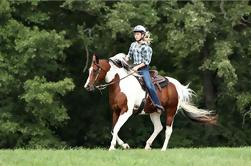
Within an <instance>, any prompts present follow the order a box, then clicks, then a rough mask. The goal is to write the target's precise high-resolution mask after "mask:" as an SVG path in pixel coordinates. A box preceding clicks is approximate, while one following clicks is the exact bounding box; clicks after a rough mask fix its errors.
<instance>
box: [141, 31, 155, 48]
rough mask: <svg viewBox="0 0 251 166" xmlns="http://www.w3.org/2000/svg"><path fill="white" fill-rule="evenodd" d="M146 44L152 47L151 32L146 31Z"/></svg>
mask: <svg viewBox="0 0 251 166" xmlns="http://www.w3.org/2000/svg"><path fill="white" fill-rule="evenodd" d="M143 40H144V42H146V44H148V45H150V44H151V43H152V40H153V39H152V38H151V33H150V32H149V31H146V33H145V36H144V38H143Z"/></svg>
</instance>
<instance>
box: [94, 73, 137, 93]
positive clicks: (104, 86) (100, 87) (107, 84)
mask: <svg viewBox="0 0 251 166" xmlns="http://www.w3.org/2000/svg"><path fill="white" fill-rule="evenodd" d="M136 72H137V71H133V72H131V73H130V74H128V75H126V76H124V77H122V78H120V79H119V80H117V81H111V82H109V83H106V84H101V85H97V86H95V87H96V88H97V89H98V90H104V89H105V88H107V87H108V86H109V85H112V84H115V83H117V82H119V81H121V80H123V79H125V78H126V77H129V76H131V75H133V74H134V73H136Z"/></svg>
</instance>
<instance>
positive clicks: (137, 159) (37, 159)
mask: <svg viewBox="0 0 251 166" xmlns="http://www.w3.org/2000/svg"><path fill="white" fill-rule="evenodd" d="M9 165H11V166H12V165H13V166H19V165H23V166H29V165H34V166H40V165H43V166H44V165H45V166H56V165H60V166H64V165H66V166H68V165H69V166H70V165H74V166H75V165H84V166H85V165H86V166H95V165H97V166H129V165H135V166H138V165H142V166H161V165H165V166H167V165H170V166H173V165H178V166H187V165H191V166H193V165H198V166H204V165H207V166H217V165H222V166H231V165H233V166H251V147H243V148H175V149H168V150H167V151H166V152H161V151H160V149H156V150H151V151H145V150H143V149H131V150H116V151H112V152H109V151H108V150H107V149H72V150H22V149H16V150H0V166H9Z"/></svg>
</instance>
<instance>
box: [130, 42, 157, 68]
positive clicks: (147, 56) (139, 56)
mask: <svg viewBox="0 0 251 166" xmlns="http://www.w3.org/2000/svg"><path fill="white" fill-rule="evenodd" d="M128 55H129V59H130V60H133V64H135V65H138V64H141V63H144V64H146V65H149V63H150V62H151V58H152V48H151V47H150V46H149V45H147V44H145V43H142V44H138V43H137V42H133V43H132V44H131V46H130V48H129V52H128Z"/></svg>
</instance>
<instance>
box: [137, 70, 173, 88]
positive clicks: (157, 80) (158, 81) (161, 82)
mask: <svg viewBox="0 0 251 166" xmlns="http://www.w3.org/2000/svg"><path fill="white" fill-rule="evenodd" d="M150 76H151V79H152V82H153V84H154V85H155V86H156V87H157V88H158V90H159V91H161V89H162V88H164V87H166V86H167V84H168V82H169V81H168V79H167V78H166V77H163V76H161V75H159V74H158V71H157V70H150ZM135 77H136V78H137V79H138V81H139V83H140V85H141V87H142V89H144V90H145V89H146V87H145V83H144V80H143V78H142V77H138V76H135Z"/></svg>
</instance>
